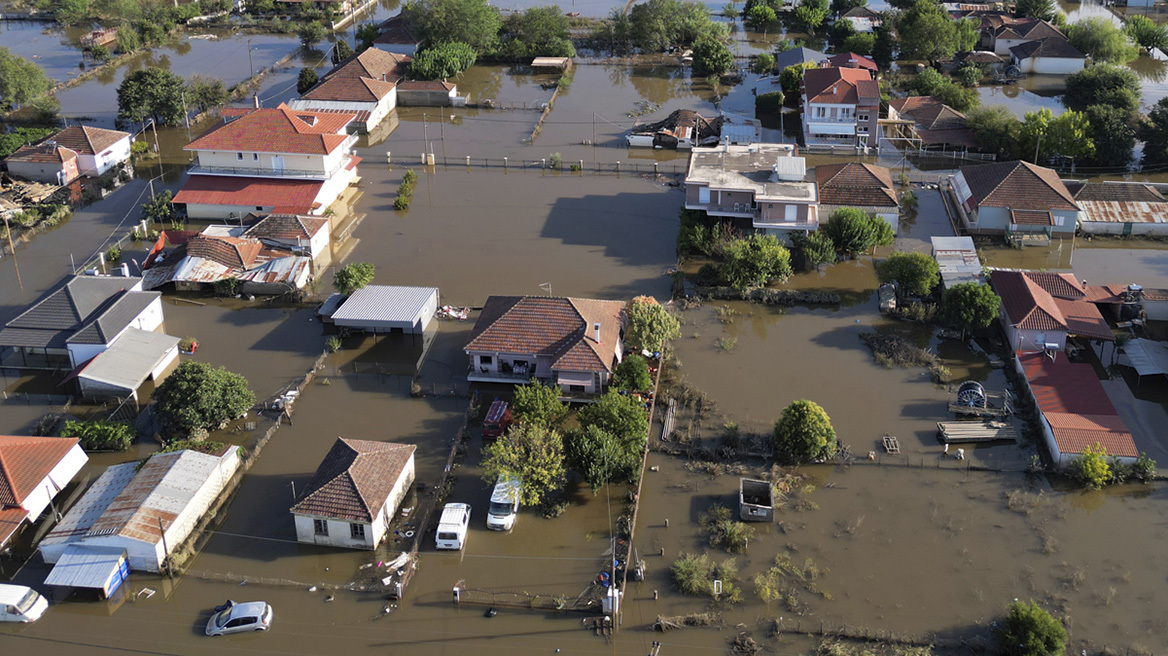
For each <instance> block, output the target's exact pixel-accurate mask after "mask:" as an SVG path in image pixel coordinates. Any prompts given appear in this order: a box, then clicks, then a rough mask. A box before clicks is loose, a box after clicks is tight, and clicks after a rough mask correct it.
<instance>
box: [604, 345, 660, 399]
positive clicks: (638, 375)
mask: <svg viewBox="0 0 1168 656" xmlns="http://www.w3.org/2000/svg"><path fill="white" fill-rule="evenodd" d="M612 386H613V387H615V388H617V389H618V390H624V391H629V392H648V391H649V390H651V389H653V376H652V375H651V374H650V373H649V364H648V363H647V362H645V358H642V357H641V356H640V355H637V354H636V353H631V354H629V355H627V356H625V359H624V360H621V363H620V364H618V365H617V366H616V369H615V370H613V372H612Z"/></svg>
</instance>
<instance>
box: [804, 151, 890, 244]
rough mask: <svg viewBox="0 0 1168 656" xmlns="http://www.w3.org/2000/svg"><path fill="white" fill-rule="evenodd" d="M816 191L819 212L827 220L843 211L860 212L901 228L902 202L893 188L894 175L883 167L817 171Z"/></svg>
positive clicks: (858, 165)
mask: <svg viewBox="0 0 1168 656" xmlns="http://www.w3.org/2000/svg"><path fill="white" fill-rule="evenodd" d="M815 189H816V191H817V192H818V194H819V211H820V212H821V213H822V214H823V215H824V216H827V217H830V216H831V213H832V212H834V211H836V210H838V209H842V208H844V207H852V208H856V209H861V210H864V211H865V212H867V213H868V214H871V215H872V216H876V217H880V218H881V219H884V220H885V221H887V222H888V225H890V226H892V231H893V232H894V233H895V232H896V231H897V230H898V229H899V227H900V199H899V198H898V197H897V195H896V189H895V188H894V187H893V186H892V172H891V171H889V170H888V169H887V168H885V167H883V166H876V165H875V164H864V163H862V162H848V163H847V164H820V165H819V166H816V167H815Z"/></svg>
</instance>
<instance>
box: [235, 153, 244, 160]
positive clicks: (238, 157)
mask: <svg viewBox="0 0 1168 656" xmlns="http://www.w3.org/2000/svg"><path fill="white" fill-rule="evenodd" d="M235 159H237V160H239V161H243V153H235Z"/></svg>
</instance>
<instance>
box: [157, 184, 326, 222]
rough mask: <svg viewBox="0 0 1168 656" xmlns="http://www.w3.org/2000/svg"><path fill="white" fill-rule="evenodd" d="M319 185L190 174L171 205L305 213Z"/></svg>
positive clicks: (310, 207)
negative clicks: (269, 209)
mask: <svg viewBox="0 0 1168 656" xmlns="http://www.w3.org/2000/svg"><path fill="white" fill-rule="evenodd" d="M322 186H324V182H323V181H320V180H285V179H280V178H243V177H234V176H220V175H192V176H190V177H189V178H187V181H186V183H185V184H184V185H183V187H182V189H180V190H179V192H178V194H176V195H175V197H174V200H172V201H171V202H172V203H194V204H200V205H240V206H245V207H272V208H275V211H277V212H289V213H294V214H306V213H308V212H309V211H310V210H312V209H313V205H314V203H315V201H316V196H317V194H319V193H320V189H321V187H322Z"/></svg>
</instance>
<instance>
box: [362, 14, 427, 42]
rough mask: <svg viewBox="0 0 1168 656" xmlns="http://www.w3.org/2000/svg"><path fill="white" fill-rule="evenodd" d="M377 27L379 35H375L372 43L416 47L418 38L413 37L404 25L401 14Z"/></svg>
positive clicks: (403, 18)
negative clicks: (379, 31) (379, 30)
mask: <svg viewBox="0 0 1168 656" xmlns="http://www.w3.org/2000/svg"><path fill="white" fill-rule="evenodd" d="M379 27H380V29H381V33H380V34H378V35H377V38H376V39H374V40H373V43H383V44H386V45H412V46H416V45H417V44H418V43H419V40H418V37H416V36H414V34H413V32H411V31H410V28H409V26H407V25H406V20H405V17H404V16H402V15H401V14H398V15H396V16H393V17H392V18H388V19H386V21H385V22H384V23H382V24H381V25H380V26H379Z"/></svg>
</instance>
